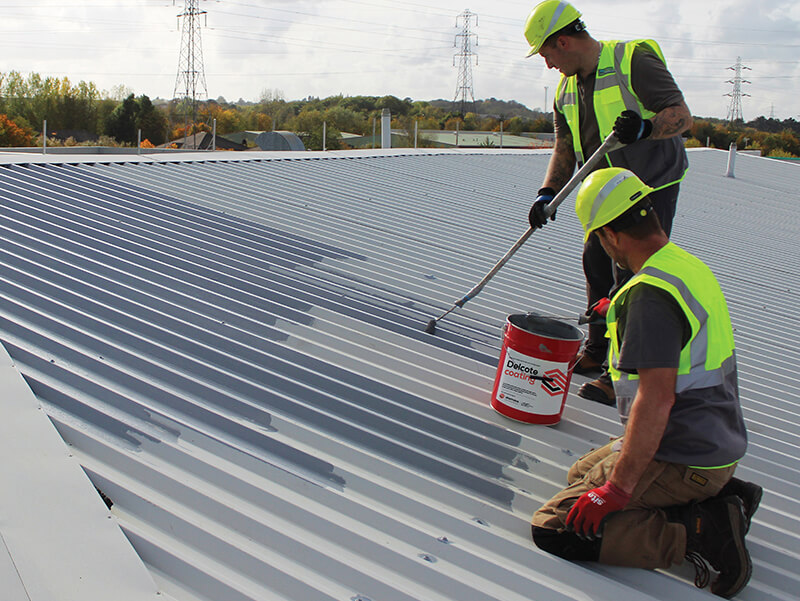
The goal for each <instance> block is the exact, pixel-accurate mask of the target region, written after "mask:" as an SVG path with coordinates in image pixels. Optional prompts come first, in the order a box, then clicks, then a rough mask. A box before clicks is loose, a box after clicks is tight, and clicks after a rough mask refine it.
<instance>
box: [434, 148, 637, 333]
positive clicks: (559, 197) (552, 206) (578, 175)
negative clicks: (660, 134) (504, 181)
mask: <svg viewBox="0 0 800 601" xmlns="http://www.w3.org/2000/svg"><path fill="white" fill-rule="evenodd" d="M621 146H623V144H621V143H620V141H619V140H617V137H616V136H615V135H614V134H613V132H612V133H610V134H608V137H607V138H606V139H605V141H604V142H603V144H602V145H601V146H600V148H598V149H597V150H596V151H595V152H594V154H593V155H592V156H590V157H589V160H587V161H586V162H585V163H584V164H583V166H582V167H581V168H580V169H578V171H576V172H575V174H574V175H573V176H572V177H571V178H570V180H569V181H568V182H567V183H566V184H564V187H563V188H561V190H559V192H558V194H556V195H555V197H554V198H553V200H551V201H550V202H549V203H548V205H547V207H545V210H544V215H545V217H546V218H547V217H550V216H551V215H552V214H553V213H555V212H556V209H557V208H558V205H560V204H561V203H562V202H563V201H564V199H565V198H566V197H567V196H569V194H570V192H572V190H573V189H575V187H576V186H577V185H578V184H580V183H581V182H582V181H583V179H584V178H585V177H586V176H587V175H589V173H591V171H592V170H593V169H594V167H595V165H597V163H598V162H600V160H601V159H602V158H603V157H604V156H605V155H606V154H607V153H609V152H611V151H612V150H616V149H617V148H618V147H621ZM535 231H536V229H534V228H532V227H529V228H528V231H526V232H525V233H524V234H522V236H520V238H519V240H517V241H516V242H515V243H514V246H512V247H511V248H510V249H508V252H507V253H506V254H505V255H503V258H502V259H500V260H499V261H498V262H497V263H496V264H495V266H494V267H492V269H491V271H489V273H487V274H486V275H485V276H484V278H483V279H482V280H481V281H480V282H478V283H477V284H476V285H475V287H474V288H472V290H470V291H469V292H467V293H466V294H465V295H464V296H463V297H462V298H461V299H460V300H457V301H456V302H455V304H454V305H453V306H452V307H450V309H448V310H447V311H445V312H444V313H443V314H442V315H440V316H439V317H437V318H436V319H431V320H430V321H429V322H428V325H427V326H426V327H425V331H426V332H427V333H428V334H433V333H434V332H435V331H436V322H438V321H440V320H441V319H444V317H445V316H446V315H448V314H450V313H451V312H452V311H453V310H454V309H456V307H463V306H464V305H465V304H466V303H467V302H468V301H469V300H470V299H472V298H474V297H476V296H477V295H478V293H479V292H480V291H481V290H483V287H484V286H485V285H486V284H487V282H488V281H489V280H491V279H492V278H493V277H494V276H495V274H496V273H497V272H498V271H500V269H502V267H503V265H505V264H506V263H507V262H508V260H509V259H510V258H511V257H512V256H513V255H514V253H516V252H517V251H518V250H519V249H520V247H521V246H522V245H523V244H525V242H526V241H527V240H528V238H530V237H531V234H533V232H535Z"/></svg>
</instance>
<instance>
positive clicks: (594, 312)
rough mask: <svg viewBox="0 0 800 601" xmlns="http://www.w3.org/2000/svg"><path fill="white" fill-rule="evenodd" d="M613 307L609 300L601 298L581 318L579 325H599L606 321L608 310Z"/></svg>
mask: <svg viewBox="0 0 800 601" xmlns="http://www.w3.org/2000/svg"><path fill="white" fill-rule="evenodd" d="M610 306H611V301H610V300H609V299H608V298H601V299H600V300H599V301H597V302H596V303H595V304H593V305H592V306H591V307H589V308H588V309H587V310H586V313H584V314H583V315H581V316H580V319H578V323H580V324H584V323H599V322H601V321H605V318H606V313H608V308H609V307H610Z"/></svg>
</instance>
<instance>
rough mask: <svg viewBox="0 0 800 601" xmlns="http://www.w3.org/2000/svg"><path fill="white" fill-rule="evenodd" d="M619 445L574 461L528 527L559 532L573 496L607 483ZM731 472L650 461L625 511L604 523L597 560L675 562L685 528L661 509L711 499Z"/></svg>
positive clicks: (644, 563)
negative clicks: (561, 485) (564, 481)
mask: <svg viewBox="0 0 800 601" xmlns="http://www.w3.org/2000/svg"><path fill="white" fill-rule="evenodd" d="M621 446H622V439H621V438H620V439H617V440H612V441H611V442H610V443H608V444H607V445H605V446H604V447H601V448H599V449H593V450H592V451H589V453H587V454H586V455H584V456H583V457H581V458H580V459H578V461H576V462H575V463H574V464H573V465H572V467H571V468H570V469H569V472H568V473H567V482H568V484H569V486H567V488H565V489H563V490H562V491H561V492H559V493H557V494H556V495H555V496H554V497H553V498H552V499H550V500H549V501H547V503H545V504H544V505H543V506H542V508H541V509H539V510H538V511H537V512H536V513H535V514H534V515H533V525H534V526H537V527H539V528H548V529H551V530H559V531H562V530H563V529H564V526H565V524H566V521H567V514H568V513H569V511H570V509H572V506H573V505H574V504H575V502H576V501H577V500H578V498H579V497H580V496H581V495H583V493H585V492H587V491H589V490H592V489H593V488H596V487H598V486H602V485H603V484H604V483H605V482H606V480H608V478H609V476H610V475H611V472H612V471H613V469H614V465H615V464H616V462H617V459H618V458H619V449H620V448H621ZM735 468H736V466H735V465H734V466H730V467H725V468H713V469H701V468H691V467H688V466H686V465H679V464H676V463H666V462H664V461H656V460H653V461H651V462H650V464H649V465H648V466H647V469H646V470H645V472H644V474H643V475H642V478H641V479H640V480H639V484H637V486H636V488H635V489H634V491H633V496H632V497H631V501H630V502H629V503H628V505H627V506H626V507H625V509H623V510H622V511H619V512H617V513H613V514H611V515H610V516H609V517H608V519H607V520H606V523H605V528H604V530H603V538H602V543H601V546H600V557H599V561H600V562H601V563H606V564H610V565H618V566H630V567H637V568H647V569H655V568H668V567H669V566H671V565H672V564H680V563H681V562H682V561H683V557H684V555H685V554H686V529H685V528H684V526H683V524H680V523H675V522H669V521H668V520H667V516H666V514H665V513H664V511H662V509H661V508H663V507H671V506H674V505H688V504H689V503H692V502H694V501H703V500H705V499H708V498H711V497H713V496H715V495H716V494H717V493H719V491H720V490H721V489H722V487H723V486H725V483H726V482H728V480H730V478H731V476H733V472H734V470H735Z"/></svg>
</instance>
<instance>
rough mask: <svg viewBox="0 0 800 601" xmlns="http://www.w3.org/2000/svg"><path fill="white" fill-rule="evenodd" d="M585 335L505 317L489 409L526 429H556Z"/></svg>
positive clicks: (535, 318) (534, 318)
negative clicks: (530, 426) (532, 426)
mask: <svg viewBox="0 0 800 601" xmlns="http://www.w3.org/2000/svg"><path fill="white" fill-rule="evenodd" d="M583 336H584V335H583V332H582V331H581V330H579V329H578V328H577V327H575V326H573V325H570V324H567V323H564V322H561V321H557V320H555V319H552V318H550V317H542V316H540V315H536V314H535V313H527V314H526V313H518V314H514V315H509V316H508V320H507V321H506V324H505V325H504V326H503V348H502V350H501V352H500V363H499V364H498V366H497V375H496V376H495V381H494V390H492V408H494V409H495V410H496V411H497V412H498V413H500V414H502V415H504V416H506V417H510V418H511V419H515V420H517V421H521V422H525V423H528V424H545V425H552V424H557V423H558V422H559V421H560V420H561V412H562V411H563V410H564V402H565V401H566V400H567V392H568V391H569V383H570V380H572V370H573V368H574V367H575V359H576V357H577V356H578V350H580V347H581V342H582V341H583Z"/></svg>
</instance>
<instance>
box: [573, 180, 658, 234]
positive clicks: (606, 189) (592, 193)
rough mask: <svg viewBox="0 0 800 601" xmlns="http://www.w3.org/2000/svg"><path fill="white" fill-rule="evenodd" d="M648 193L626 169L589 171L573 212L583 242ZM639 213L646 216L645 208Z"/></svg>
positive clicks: (648, 187) (649, 188)
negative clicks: (643, 212) (582, 234)
mask: <svg viewBox="0 0 800 601" xmlns="http://www.w3.org/2000/svg"><path fill="white" fill-rule="evenodd" d="M652 191H653V188H651V187H650V186H648V185H647V184H645V183H644V182H643V181H642V180H640V179H639V178H638V177H636V175H635V174H634V173H633V172H632V171H628V170H627V169H622V168H620V167H610V168H608V169H598V170H597V171H593V172H592V173H591V174H589V177H587V178H586V179H585V180H583V183H582V184H581V187H580V189H579V190H578V197H577V199H576V200H575V212H576V213H577V214H578V219H580V220H581V225H583V231H584V232H585V235H584V237H583V241H584V242H586V240H588V239H589V235H590V234H591V233H592V232H593V231H594V230H596V229H598V228H600V227H602V226H604V225H607V224H609V223H611V222H612V221H614V220H615V219H616V218H617V217H619V216H620V215H622V214H624V213H626V212H627V211H628V210H629V209H631V208H633V207H634V206H636V204H637V203H638V202H639V201H640V200H642V199H643V198H644V197H645V196H647V195H648V194H650V193H651V192H652ZM643 210H644V211H645V214H646V209H643ZM642 216H644V215H642Z"/></svg>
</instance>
